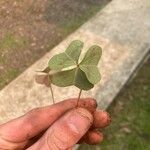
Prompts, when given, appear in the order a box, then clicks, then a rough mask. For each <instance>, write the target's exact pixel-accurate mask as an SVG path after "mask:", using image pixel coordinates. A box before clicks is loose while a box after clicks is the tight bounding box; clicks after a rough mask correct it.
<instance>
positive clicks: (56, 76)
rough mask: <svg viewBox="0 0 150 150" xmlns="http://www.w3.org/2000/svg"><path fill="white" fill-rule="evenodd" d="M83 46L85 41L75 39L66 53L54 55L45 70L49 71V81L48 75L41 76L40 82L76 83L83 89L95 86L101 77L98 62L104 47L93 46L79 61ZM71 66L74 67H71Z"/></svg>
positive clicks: (67, 84) (63, 85)
mask: <svg viewBox="0 0 150 150" xmlns="http://www.w3.org/2000/svg"><path fill="white" fill-rule="evenodd" d="M82 47H83V42H81V41H79V40H75V41H73V42H71V44H70V45H69V46H68V48H67V49H66V51H65V52H64V53H60V54H57V55H55V56H53V57H52V58H51V59H50V61H49V66H48V67H47V68H46V69H45V70H43V72H44V73H49V77H48V78H49V81H48V78H47V75H46V76H45V77H44V76H39V77H40V78H39V77H38V78H39V79H40V80H38V83H40V84H45V85H50V83H49V84H48V82H51V83H52V84H54V85H56V86H59V87H66V86H71V85H74V86H76V87H78V88H79V89H81V90H89V89H91V88H93V87H94V84H96V83H97V82H98V81H99V80H100V78H101V77H100V73H99V70H98V67H97V64H98V62H99V60H100V57H101V54H102V49H101V48H100V47H99V46H97V45H93V46H91V47H90V48H89V49H88V51H87V52H86V54H85V56H84V58H83V60H82V61H81V62H80V63H79V62H78V61H79V57H80V54H81V49H82ZM71 66H73V67H71ZM69 67H71V68H73V69H69ZM49 71H50V72H49Z"/></svg>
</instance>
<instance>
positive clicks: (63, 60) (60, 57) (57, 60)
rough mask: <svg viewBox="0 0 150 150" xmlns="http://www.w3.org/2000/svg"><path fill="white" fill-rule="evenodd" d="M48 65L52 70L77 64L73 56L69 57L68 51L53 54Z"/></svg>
mask: <svg viewBox="0 0 150 150" xmlns="http://www.w3.org/2000/svg"><path fill="white" fill-rule="evenodd" d="M48 65H49V68H51V69H52V70H61V69H63V68H67V67H70V66H73V65H76V62H75V61H74V60H73V59H72V58H70V57H68V55H67V54H66V53H60V54H57V55H55V56H53V57H52V58H51V59H50V61H49V63H48Z"/></svg>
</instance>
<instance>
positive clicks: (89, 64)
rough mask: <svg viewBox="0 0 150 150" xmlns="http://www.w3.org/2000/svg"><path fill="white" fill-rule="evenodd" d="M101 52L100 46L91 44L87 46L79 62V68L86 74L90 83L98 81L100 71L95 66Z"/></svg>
mask: <svg viewBox="0 0 150 150" xmlns="http://www.w3.org/2000/svg"><path fill="white" fill-rule="evenodd" d="M101 54H102V49H101V47H99V46H97V45H93V46H91V47H90V48H89V50H88V51H87V53H86V54H85V56H84V58H83V60H82V61H81V63H80V64H79V68H80V69H81V70H82V71H83V72H84V73H85V74H86V77H87V79H88V80H89V82H90V83H92V84H96V83H97V82H99V81H100V78H101V76H100V73H99V70H98V68H97V64H98V62H99V60H100V57H101Z"/></svg>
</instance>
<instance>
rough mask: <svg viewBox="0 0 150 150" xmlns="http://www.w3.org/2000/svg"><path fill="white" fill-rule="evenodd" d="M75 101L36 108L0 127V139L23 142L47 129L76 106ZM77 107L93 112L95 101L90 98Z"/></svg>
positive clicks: (70, 100)
mask: <svg viewBox="0 0 150 150" xmlns="http://www.w3.org/2000/svg"><path fill="white" fill-rule="evenodd" d="M76 100H77V99H69V100H65V101H62V102H59V103H56V104H54V105H51V106H46V107H42V108H36V109H33V110H32V111H30V112H28V113H27V114H25V115H24V116H22V117H19V118H17V119H14V120H12V121H10V122H8V123H5V124H3V125H1V126H0V138H1V137H2V138H3V139H7V140H8V141H11V142H23V141H26V140H29V139H30V138H32V137H34V136H36V135H38V134H39V133H40V132H41V131H43V130H45V129H47V128H48V127H49V126H50V125H51V124H53V123H54V122H55V121H56V120H57V119H58V118H59V117H61V116H62V115H63V114H64V113H65V112H66V111H68V110H70V109H72V108H74V107H75V106H76ZM79 107H87V109H89V110H91V111H94V110H95V108H96V101H95V100H94V99H91V98H86V99H81V100H80V102H79Z"/></svg>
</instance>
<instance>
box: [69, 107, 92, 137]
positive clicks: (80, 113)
mask: <svg viewBox="0 0 150 150" xmlns="http://www.w3.org/2000/svg"><path fill="white" fill-rule="evenodd" d="M67 120H68V126H69V127H70V129H71V130H72V131H73V132H76V133H78V134H82V133H85V132H86V131H87V130H88V129H89V128H90V126H91V124H92V122H93V116H92V115H91V113H90V112H89V111H88V110H86V109H83V108H77V109H75V110H74V111H73V113H71V114H70V116H69V118H68V119H67Z"/></svg>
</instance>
